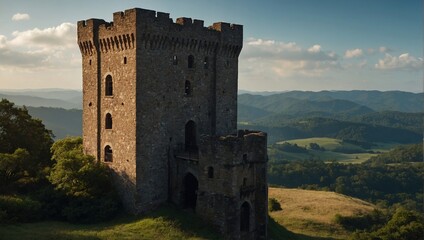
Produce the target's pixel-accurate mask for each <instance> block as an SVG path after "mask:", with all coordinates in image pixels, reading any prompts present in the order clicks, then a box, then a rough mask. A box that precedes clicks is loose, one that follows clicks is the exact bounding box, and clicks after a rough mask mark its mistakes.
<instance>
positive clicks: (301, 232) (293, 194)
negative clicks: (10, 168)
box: [0, 188, 375, 240]
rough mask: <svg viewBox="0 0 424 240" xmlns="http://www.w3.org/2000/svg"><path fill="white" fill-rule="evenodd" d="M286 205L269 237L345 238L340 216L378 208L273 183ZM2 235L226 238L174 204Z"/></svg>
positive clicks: (22, 227)
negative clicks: (133, 214)
mask: <svg viewBox="0 0 424 240" xmlns="http://www.w3.org/2000/svg"><path fill="white" fill-rule="evenodd" d="M269 197H272V198H275V199H277V200H278V201H279V202H280V204H281V207H282V208H283V210H281V211H277V212H272V213H270V219H269V227H268V229H269V230H268V231H269V238H270V239H274V240H277V239H281V240H285V239H291V240H322V239H344V238H346V237H347V236H349V232H347V231H346V230H344V229H342V228H341V227H340V226H338V225H337V224H335V223H334V222H333V219H334V216H335V215H336V214H340V215H342V216H349V215H353V214H356V213H361V212H369V211H372V210H373V209H374V208H375V206H373V205H371V204H369V203H367V202H364V201H361V200H358V199H355V198H351V197H347V196H344V195H341V194H337V193H334V192H323V191H310V190H301V189H285V188H269ZM0 239H1V240H15V239H16V240H22V239H25V240H27V239H29V240H31V239H34V240H59V239H60V240H62V239H65V240H71V239H72V240H103V239H104V240H109V239H124V240H125V239H127V240H130V239H140V240H142V239H155V240H167V239H192V240H194V239H196V240H201V239H223V238H222V236H220V235H219V234H218V233H216V232H215V231H214V230H213V229H212V228H211V227H210V226H208V225H207V224H206V223H204V222H203V221H202V220H200V219H199V218H198V217H197V216H196V215H195V214H194V213H193V212H192V211H185V210H177V209H175V208H174V207H171V206H165V207H162V208H161V209H159V210H157V211H155V212H153V213H150V214H148V215H145V216H141V217H128V216H122V217H118V218H116V219H114V220H112V221H110V222H106V223H99V224H91V225H80V224H70V223H64V222H53V221H50V222H37V223H26V224H9V225H0Z"/></svg>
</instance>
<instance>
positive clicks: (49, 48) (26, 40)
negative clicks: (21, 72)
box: [0, 23, 81, 71]
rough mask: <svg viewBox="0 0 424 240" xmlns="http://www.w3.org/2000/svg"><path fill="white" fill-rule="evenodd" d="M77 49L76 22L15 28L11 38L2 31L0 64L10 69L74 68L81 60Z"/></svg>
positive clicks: (0, 36)
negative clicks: (46, 26) (20, 29)
mask: <svg viewBox="0 0 424 240" xmlns="http://www.w3.org/2000/svg"><path fill="white" fill-rule="evenodd" d="M78 51H79V50H78V46H77V43H76V26H75V24H71V23H62V24H60V25H59V26H56V27H51V28H45V29H38V28H35V29H32V30H27V31H22V32H18V31H16V32H13V34H12V39H10V40H9V39H7V38H6V37H5V36H2V35H0V68H1V69H2V70H7V71H13V69H23V68H29V69H45V70H57V69H69V68H75V67H77V66H79V65H80V64H79V63H80V62H81V60H78V59H80V55H79V54H78ZM26 70H28V69H26Z"/></svg>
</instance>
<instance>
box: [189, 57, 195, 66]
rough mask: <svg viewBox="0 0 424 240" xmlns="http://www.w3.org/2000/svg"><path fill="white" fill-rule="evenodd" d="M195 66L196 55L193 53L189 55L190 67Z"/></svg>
mask: <svg viewBox="0 0 424 240" xmlns="http://www.w3.org/2000/svg"><path fill="white" fill-rule="evenodd" d="M193 67H194V57H193V55H189V56H188V68H193Z"/></svg>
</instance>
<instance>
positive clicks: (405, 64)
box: [374, 53, 423, 70]
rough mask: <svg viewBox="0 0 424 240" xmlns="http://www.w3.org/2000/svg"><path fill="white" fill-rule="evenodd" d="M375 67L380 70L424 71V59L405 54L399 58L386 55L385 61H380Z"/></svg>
mask: <svg viewBox="0 0 424 240" xmlns="http://www.w3.org/2000/svg"><path fill="white" fill-rule="evenodd" d="M374 66H375V68H376V69H380V70H422V69H423V59H422V58H416V57H414V56H411V55H409V53H403V54H401V55H399V57H396V56H392V55H390V54H388V53H386V55H385V57H384V59H380V60H378V63H376V64H375V65H374Z"/></svg>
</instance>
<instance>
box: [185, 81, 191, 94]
mask: <svg viewBox="0 0 424 240" xmlns="http://www.w3.org/2000/svg"><path fill="white" fill-rule="evenodd" d="M184 95H186V96H190V95H191V83H190V81H188V80H186V81H185V85H184Z"/></svg>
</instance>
